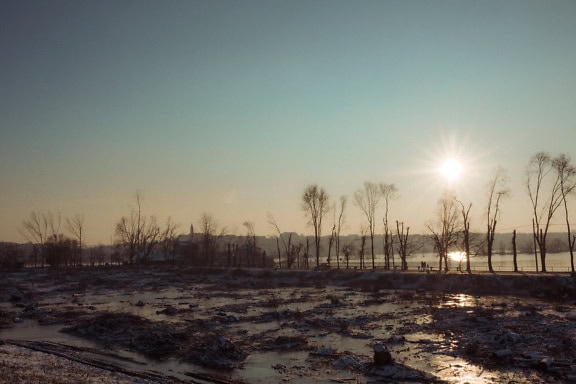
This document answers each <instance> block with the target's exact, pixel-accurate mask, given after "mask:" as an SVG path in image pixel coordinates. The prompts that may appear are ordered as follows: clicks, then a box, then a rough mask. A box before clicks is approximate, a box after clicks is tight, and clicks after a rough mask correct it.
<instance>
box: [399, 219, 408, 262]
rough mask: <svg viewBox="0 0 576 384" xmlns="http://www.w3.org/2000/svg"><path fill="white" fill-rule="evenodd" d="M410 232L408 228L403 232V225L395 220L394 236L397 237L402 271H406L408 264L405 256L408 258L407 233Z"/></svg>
mask: <svg viewBox="0 0 576 384" xmlns="http://www.w3.org/2000/svg"><path fill="white" fill-rule="evenodd" d="M409 232H410V227H406V230H404V223H399V222H398V220H396V235H397V236H398V244H399V245H400V250H399V251H400V260H401V264H402V267H401V269H402V270H403V271H405V270H407V269H408V263H407V262H406V256H408V233H409Z"/></svg>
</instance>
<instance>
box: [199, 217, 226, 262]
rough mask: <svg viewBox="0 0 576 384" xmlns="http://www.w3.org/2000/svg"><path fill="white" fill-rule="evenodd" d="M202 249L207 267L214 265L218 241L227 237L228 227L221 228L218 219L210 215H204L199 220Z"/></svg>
mask: <svg viewBox="0 0 576 384" xmlns="http://www.w3.org/2000/svg"><path fill="white" fill-rule="evenodd" d="M199 227H200V235H201V239H202V240H201V249H202V255H203V259H204V264H205V265H214V261H215V260H214V259H215V257H216V251H217V250H218V240H219V239H221V238H222V237H224V236H226V231H227V229H226V227H224V226H222V227H221V226H220V225H219V224H218V222H217V221H216V219H214V217H212V215H209V214H208V213H203V214H202V215H201V216H200V220H199Z"/></svg>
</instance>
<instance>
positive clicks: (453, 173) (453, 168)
mask: <svg viewBox="0 0 576 384" xmlns="http://www.w3.org/2000/svg"><path fill="white" fill-rule="evenodd" d="M463 170H464V168H463V167H462V164H461V163H460V162H459V161H458V160H456V159H448V160H446V161H444V163H443V164H442V167H440V173H441V174H442V175H443V176H444V177H445V178H446V179H447V180H449V181H455V180H458V178H460V176H461V175H462V171H463Z"/></svg>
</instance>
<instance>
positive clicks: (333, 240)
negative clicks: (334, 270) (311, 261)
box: [326, 223, 336, 267]
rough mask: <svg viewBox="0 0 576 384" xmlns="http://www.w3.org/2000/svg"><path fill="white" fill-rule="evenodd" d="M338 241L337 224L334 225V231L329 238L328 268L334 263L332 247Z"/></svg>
mask: <svg viewBox="0 0 576 384" xmlns="http://www.w3.org/2000/svg"><path fill="white" fill-rule="evenodd" d="M335 241H336V223H334V224H333V225H332V231H331V232H330V237H329V238H328V258H327V259H326V261H327V263H328V267H330V266H331V263H332V246H333V245H334V242H335Z"/></svg>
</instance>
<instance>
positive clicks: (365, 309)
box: [0, 267, 576, 383]
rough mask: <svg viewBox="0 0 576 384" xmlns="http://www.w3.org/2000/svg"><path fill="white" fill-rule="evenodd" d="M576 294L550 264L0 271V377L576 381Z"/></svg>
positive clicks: (31, 379)
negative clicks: (431, 270) (526, 269)
mask: <svg viewBox="0 0 576 384" xmlns="http://www.w3.org/2000/svg"><path fill="white" fill-rule="evenodd" d="M575 293H576V279H575V278H573V277H571V276H569V275H553V274H547V275H522V274H506V275H500V274H498V275H493V274H479V275H476V274H475V275H470V276H469V275H465V274H448V275H438V274H426V273H392V272H358V271H344V270H330V271H323V272H316V271H282V270H277V271H273V270H238V269H237V270H216V269H194V268H176V267H162V268H159V267H148V268H146V269H145V268H125V267H117V268H102V269H83V270H69V271H23V272H14V273H3V274H2V279H1V281H0V327H1V329H0V343H1V345H0V382H7V383H8V382H9V383H13V382H21V383H33V382H43V383H73V382H101V383H106V382H108V383H126V382H130V383H150V382H152V383H181V382H190V383H381V382H395V383H398V382H400V383H402V382H412V383H413V382H422V383H426V382H430V383H433V382H449V383H464V382H468V383H490V382H493V383H514V382H517V383H521V382H533V383H538V382H576V350H575V348H574V347H573V346H574V342H575V341H576V327H575V326H576V305H575V303H576V299H575V297H576V296H575ZM377 344H383V345H385V346H386V347H387V348H388V349H389V351H390V352H391V355H392V358H393V360H394V361H393V363H392V364H388V365H383V366H376V365H374V364H373V350H374V346H375V345H377ZM23 357H25V358H23ZM2 380H4V381H2Z"/></svg>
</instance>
